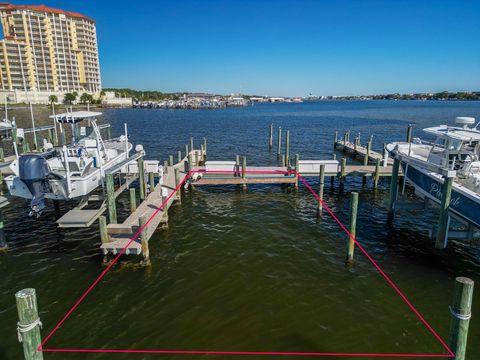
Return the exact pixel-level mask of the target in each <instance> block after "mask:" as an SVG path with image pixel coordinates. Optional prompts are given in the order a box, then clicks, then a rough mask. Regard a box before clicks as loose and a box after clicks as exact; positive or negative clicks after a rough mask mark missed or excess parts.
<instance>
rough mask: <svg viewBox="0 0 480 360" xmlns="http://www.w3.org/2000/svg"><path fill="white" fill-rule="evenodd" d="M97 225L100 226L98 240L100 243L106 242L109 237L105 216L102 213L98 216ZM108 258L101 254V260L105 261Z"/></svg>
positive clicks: (108, 240)
mask: <svg viewBox="0 0 480 360" xmlns="http://www.w3.org/2000/svg"><path fill="white" fill-rule="evenodd" d="M98 226H99V228H100V241H101V242H102V244H106V243H109V242H110V238H109V236H108V230H107V218H106V217H105V216H103V215H101V216H99V217H98ZM107 260H108V257H107V254H106V253H104V254H103V262H104V263H106V262H107Z"/></svg>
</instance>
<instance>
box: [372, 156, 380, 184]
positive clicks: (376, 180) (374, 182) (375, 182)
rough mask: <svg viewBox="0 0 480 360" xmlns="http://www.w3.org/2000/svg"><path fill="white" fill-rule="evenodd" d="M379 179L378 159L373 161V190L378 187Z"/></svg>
mask: <svg viewBox="0 0 480 360" xmlns="http://www.w3.org/2000/svg"><path fill="white" fill-rule="evenodd" d="M379 179H380V159H379V158H377V159H376V160H375V174H374V175H373V188H374V189H376V188H377V187H378V180H379Z"/></svg>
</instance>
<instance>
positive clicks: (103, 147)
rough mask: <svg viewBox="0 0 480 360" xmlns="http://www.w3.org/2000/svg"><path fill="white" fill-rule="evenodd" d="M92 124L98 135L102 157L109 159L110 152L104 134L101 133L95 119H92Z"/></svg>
mask: <svg viewBox="0 0 480 360" xmlns="http://www.w3.org/2000/svg"><path fill="white" fill-rule="evenodd" d="M92 126H93V131H94V132H95V136H96V137H97V141H98V149H99V150H100V154H101V156H102V159H103V160H105V161H108V154H107V151H106V148H105V144H104V143H103V139H102V135H100V130H99V128H98V126H97V122H96V121H95V120H92Z"/></svg>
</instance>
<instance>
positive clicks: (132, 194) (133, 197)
mask: <svg viewBox="0 0 480 360" xmlns="http://www.w3.org/2000/svg"><path fill="white" fill-rule="evenodd" d="M129 193H130V194H129V195H130V212H132V213H133V212H135V210H137V195H136V194H135V188H130V189H129Z"/></svg>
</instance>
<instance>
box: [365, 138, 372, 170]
mask: <svg viewBox="0 0 480 360" xmlns="http://www.w3.org/2000/svg"><path fill="white" fill-rule="evenodd" d="M372 141H373V136H370V140H368V143H367V151H366V152H365V157H364V158H363V165H365V166H367V165H368V161H369V160H370V152H371V151H372Z"/></svg>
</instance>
